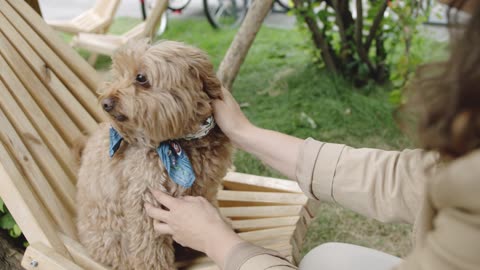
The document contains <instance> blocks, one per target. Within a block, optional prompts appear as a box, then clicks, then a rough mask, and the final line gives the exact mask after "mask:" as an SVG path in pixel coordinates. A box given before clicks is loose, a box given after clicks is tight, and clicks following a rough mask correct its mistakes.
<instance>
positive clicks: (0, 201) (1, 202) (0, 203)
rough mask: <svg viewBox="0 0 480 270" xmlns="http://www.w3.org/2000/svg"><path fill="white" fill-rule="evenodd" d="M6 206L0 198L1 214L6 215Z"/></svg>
mask: <svg viewBox="0 0 480 270" xmlns="http://www.w3.org/2000/svg"><path fill="white" fill-rule="evenodd" d="M4 206H5V203H3V200H2V198H0V213H5V210H4V209H3V208H4Z"/></svg>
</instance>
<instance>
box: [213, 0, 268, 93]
mask: <svg viewBox="0 0 480 270" xmlns="http://www.w3.org/2000/svg"><path fill="white" fill-rule="evenodd" d="M272 3H273V0H255V1H253V3H252V5H251V6H250V7H249V10H248V12H247V15H246V17H245V20H244V21H243V23H242V25H241V26H240V29H239V30H238V32H237V34H236V35H235V38H234V39H233V41H232V44H230V48H228V51H227V53H226V54H225V57H224V58H223V61H222V63H221V64H220V67H219V68H218V72H217V74H218V77H219V78H220V80H221V81H222V83H223V85H224V86H225V87H226V88H227V89H229V90H231V88H232V85H233V82H234V81H235V78H236V77H237V75H238V71H239V70H240V67H241V66H242V63H243V61H244V60H245V57H246V56H247V53H248V50H249V49H250V47H251V46H252V43H253V41H254V40H255V36H256V35H257V33H258V30H260V26H262V23H263V20H264V19H265V17H266V16H267V14H268V12H269V11H270V8H271V7H272Z"/></svg>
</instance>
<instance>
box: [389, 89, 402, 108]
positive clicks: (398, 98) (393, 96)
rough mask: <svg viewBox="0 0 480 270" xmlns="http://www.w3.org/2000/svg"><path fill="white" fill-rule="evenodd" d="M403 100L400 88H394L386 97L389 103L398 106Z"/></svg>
mask: <svg viewBox="0 0 480 270" xmlns="http://www.w3.org/2000/svg"><path fill="white" fill-rule="evenodd" d="M402 100H403V95H402V91H401V90H400V89H395V90H393V91H392V92H391V93H390V96H389V97H388V101H389V102H390V104H392V105H395V106H398V105H400V104H402Z"/></svg>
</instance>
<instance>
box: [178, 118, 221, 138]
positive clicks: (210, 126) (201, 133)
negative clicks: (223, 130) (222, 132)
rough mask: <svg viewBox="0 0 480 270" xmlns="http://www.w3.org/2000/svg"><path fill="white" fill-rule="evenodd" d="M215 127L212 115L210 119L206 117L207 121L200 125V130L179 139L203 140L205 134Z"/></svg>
mask: <svg viewBox="0 0 480 270" xmlns="http://www.w3.org/2000/svg"><path fill="white" fill-rule="evenodd" d="M215 125H216V124H215V119H214V118H213V115H210V117H208V118H207V120H205V122H203V124H201V125H200V129H199V130H198V131H197V132H195V133H192V134H188V135H186V136H185V137H183V138H181V139H184V140H187V141H191V140H194V139H200V138H203V137H205V136H207V134H208V133H209V132H210V131H211V130H212V129H213V128H214V127H215Z"/></svg>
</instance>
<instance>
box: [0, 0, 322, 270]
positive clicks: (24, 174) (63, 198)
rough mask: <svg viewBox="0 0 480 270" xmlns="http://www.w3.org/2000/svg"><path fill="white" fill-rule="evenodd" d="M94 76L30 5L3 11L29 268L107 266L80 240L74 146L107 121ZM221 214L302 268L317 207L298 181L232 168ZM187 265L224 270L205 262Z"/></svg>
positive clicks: (2, 110)
mask: <svg viewBox="0 0 480 270" xmlns="http://www.w3.org/2000/svg"><path fill="white" fill-rule="evenodd" d="M100 83H101V80H100V78H99V76H98V74H97V73H96V72H95V70H94V69H93V68H92V67H91V66H90V65H88V64H87V62H85V61H84V60H83V59H82V58H81V57H80V56H79V55H78V54H77V53H76V52H75V51H74V50H72V49H71V48H70V47H69V46H68V45H67V44H65V43H64V42H63V41H62V40H61V39H60V38H59V37H58V35H57V34H56V33H55V32H54V31H53V30H52V29H51V28H50V27H49V26H48V25H47V24H46V23H45V22H44V21H43V20H42V18H41V17H40V16H38V15H37V14H36V13H35V12H34V11H33V10H32V9H31V8H30V7H29V6H28V5H27V4H26V3H25V2H24V1H18V0H3V1H2V4H1V5H0V187H1V188H0V197H1V198H2V199H3V200H4V202H5V203H6V205H7V207H8V208H9V210H10V212H11V213H12V215H13V217H14V218H15V220H16V221H17V223H18V225H19V226H20V228H21V229H22V231H23V233H24V235H25V237H26V238H27V240H28V241H29V243H30V246H29V247H28V248H27V251H26V253H25V256H24V258H23V261H22V265H23V266H24V267H25V268H26V269H48V270H55V269H68V270H76V269H106V268H105V267H104V266H102V265H100V264H98V263H96V262H95V261H93V260H92V259H91V258H90V257H89V256H88V255H87V252H86V251H85V250H84V248H83V247H82V245H81V244H79V242H78V241H77V236H76V230H75V226H74V216H75V209H74V208H75V202H74V198H75V182H76V177H75V174H76V169H77V168H76V165H75V164H76V163H75V160H74V157H73V155H72V153H71V151H70V148H71V146H72V144H73V143H74V141H75V140H76V139H77V138H78V137H80V136H81V135H82V134H84V133H87V134H88V133H90V132H92V131H94V130H95V129H96V128H97V125H98V123H99V122H101V121H104V120H105V119H104V116H103V114H102V113H101V112H100V108H99V106H98V103H97V97H96V94H95V90H96V89H97V87H98V85H99V84H100ZM218 199H219V201H220V206H221V209H220V210H221V213H222V214H223V215H225V216H226V217H228V218H230V219H231V220H232V226H233V228H234V229H235V230H236V231H237V232H238V233H239V235H240V236H241V237H243V238H244V239H246V240H248V241H251V242H253V243H256V244H258V245H260V246H264V247H268V248H272V249H275V250H278V251H279V252H280V253H281V254H283V255H284V256H286V257H287V258H288V259H289V260H291V261H292V262H298V260H299V258H300V255H299V250H300V248H301V246H302V241H303V238H304V236H305V233H306V229H307V225H308V224H309V222H310V221H311V219H312V216H313V212H312V210H311V209H312V207H313V205H312V204H313V202H311V201H309V200H308V199H307V197H305V196H304V195H303V194H302V192H301V190H300V188H299V187H298V185H297V184H296V183H295V182H293V181H287V180H280V179H274V178H268V177H261V176H255V175H248V174H241V173H235V172H231V173H229V174H228V175H227V176H226V177H225V180H224V182H223V189H222V190H221V191H220V192H219V194H218ZM178 266H179V267H180V268H182V269H215V268H216V266H215V265H214V264H213V263H212V262H211V261H210V260H209V259H208V258H205V257H200V258H196V259H193V260H192V259H188V260H184V261H178Z"/></svg>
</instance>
